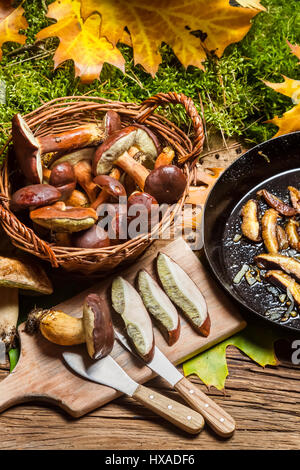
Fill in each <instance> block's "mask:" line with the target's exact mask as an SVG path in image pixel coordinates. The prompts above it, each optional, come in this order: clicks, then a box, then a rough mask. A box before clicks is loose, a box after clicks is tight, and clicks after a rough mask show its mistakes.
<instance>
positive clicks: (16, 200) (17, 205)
mask: <svg viewBox="0 0 300 470" xmlns="http://www.w3.org/2000/svg"><path fill="white" fill-rule="evenodd" d="M60 198H61V192H60V191H59V190H58V189H57V188H55V187H54V186H51V185H50V184H32V185H29V186H25V187H24V188H21V189H18V191H16V192H15V193H14V194H13V195H12V197H11V201H10V206H11V209H12V210H13V211H15V212H17V211H21V210H24V209H32V208H35V207H41V206H48V205H50V204H53V203H54V202H57V201H59V200H60Z"/></svg>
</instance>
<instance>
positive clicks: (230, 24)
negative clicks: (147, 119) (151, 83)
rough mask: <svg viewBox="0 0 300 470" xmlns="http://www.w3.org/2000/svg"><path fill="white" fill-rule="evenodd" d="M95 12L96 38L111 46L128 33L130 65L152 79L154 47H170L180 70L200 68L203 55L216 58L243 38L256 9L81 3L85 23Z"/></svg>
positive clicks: (122, 0)
mask: <svg viewBox="0 0 300 470" xmlns="http://www.w3.org/2000/svg"><path fill="white" fill-rule="evenodd" d="M248 3H249V2H248ZM252 3H253V2H252ZM256 3H257V2H256ZM260 9H261V8H260ZM95 12H98V13H99V14H101V17H102V23H101V34H102V35H103V36H105V37H106V38H107V39H108V40H109V41H110V42H112V44H114V45H116V44H117V43H118V41H120V40H121V37H122V34H123V31H124V28H125V27H127V28H128V30H129V32H130V35H131V40H132V46H133V52H134V62H135V64H141V65H142V66H143V67H144V69H145V70H146V71H147V72H149V73H151V75H152V76H154V75H155V73H156V72H157V69H158V66H159V64H160V62H161V56H160V53H159V47H160V46H161V44H162V43H163V42H164V43H167V44H168V45H169V46H171V47H172V48H173V51H174V53H175V54H176V55H177V57H178V59H179V60H180V61H181V63H182V64H183V65H184V66H185V67H187V66H188V65H194V66H196V67H200V68H202V69H203V64H202V63H203V61H204V60H205V58H206V51H214V52H215V53H216V54H217V55H218V56H219V57H220V56H221V55H222V53H223V52H224V49H225V48H226V47H227V46H228V45H229V44H231V43H233V42H238V41H240V40H241V39H242V38H243V37H244V36H245V34H246V33H247V32H248V30H249V28H250V26H251V25H250V21H251V19H252V18H253V17H254V16H255V15H256V14H257V13H258V12H259V10H258V9H250V8H242V7H232V6H230V5H229V0H214V1H213V2H212V1H211V2H208V1H207V0H185V1H184V0H152V1H151V2H149V0H147V1H145V0H115V1H114V2H112V1H111V0H84V1H82V8H81V13H82V17H83V18H84V19H87V18H89V16H90V15H91V14H94V13H95Z"/></svg>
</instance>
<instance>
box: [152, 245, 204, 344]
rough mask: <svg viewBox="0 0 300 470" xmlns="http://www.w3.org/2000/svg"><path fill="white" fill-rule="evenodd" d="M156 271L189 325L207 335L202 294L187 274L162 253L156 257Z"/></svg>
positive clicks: (167, 292)
mask: <svg viewBox="0 0 300 470" xmlns="http://www.w3.org/2000/svg"><path fill="white" fill-rule="evenodd" d="M157 272H158V275H159V279H160V282H161V283H162V286H163V288H164V290H165V292H166V294H167V295H168V296H169V297H170V299H171V300H172V302H174V304H175V305H177V306H178V307H179V308H180V309H181V310H182V312H183V313H184V315H185V316H186V318H187V319H188V320H189V322H190V323H191V325H192V326H193V327H194V328H195V330H196V331H197V332H198V333H201V334H202V335H204V336H208V335H209V332H210V318H209V314H208V311H207V305H206V302H205V299H204V297H203V295H202V294H201V292H200V290H199V289H198V287H197V286H196V284H195V283H194V281H193V280H192V279H191V278H190V277H189V276H188V274H187V273H186V272H185V271H184V270H183V269H182V268H181V267H180V266H179V265H178V264H177V263H175V261H173V260H172V259H171V258H169V256H167V255H165V254H164V253H159V255H158V257H157Z"/></svg>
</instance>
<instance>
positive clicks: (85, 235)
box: [72, 224, 110, 248]
mask: <svg viewBox="0 0 300 470" xmlns="http://www.w3.org/2000/svg"><path fill="white" fill-rule="evenodd" d="M72 244H73V246H75V247H76V248H105V247H107V246H110V240H109V237H108V233H107V232H106V231H105V230H104V229H103V228H102V227H101V226H100V225H98V224H97V225H96V224H95V225H93V226H92V227H91V228H89V229H88V230H84V231H83V232H77V233H74V234H73V236H72Z"/></svg>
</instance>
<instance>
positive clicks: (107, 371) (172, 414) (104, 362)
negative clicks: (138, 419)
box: [63, 350, 204, 434]
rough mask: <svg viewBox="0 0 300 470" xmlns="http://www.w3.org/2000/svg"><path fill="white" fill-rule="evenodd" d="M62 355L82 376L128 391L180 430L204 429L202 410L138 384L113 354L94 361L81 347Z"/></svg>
mask: <svg viewBox="0 0 300 470" xmlns="http://www.w3.org/2000/svg"><path fill="white" fill-rule="evenodd" d="M63 358H64V361H65V362H66V363H67V364H68V366H69V367H70V368H71V369H72V370H73V371H75V372H76V373H77V374H78V375H80V376H81V377H84V378H85V379H87V380H91V381H92V382H95V383H98V384H102V385H106V386H108V387H112V388H114V389H116V390H119V391H120V392H122V393H125V394H126V395H128V396H130V397H132V398H134V399H135V400H137V401H138V402H139V403H141V404H142V405H144V406H145V407H146V408H149V409H150V410H152V411H153V412H155V413H156V414H158V415H159V416H162V417H163V418H165V419H166V420H168V421H170V422H171V423H173V424H174V425H175V426H177V427H179V428H180V429H183V430H184V431H186V432H188V433H190V434H197V433H199V432H200V431H201V430H202V429H203V426H204V420H203V417H202V416H201V415H200V414H199V413H197V412H196V411H194V410H191V409H190V408H188V407H186V406H184V405H181V404H180V403H178V402H176V401H174V400H171V399H170V398H167V397H165V396H164V395H161V394H159V393H158V392H156V391H153V390H151V389H149V388H147V387H144V386H143V385H140V384H138V383H137V382H135V381H134V380H133V379H132V378H131V377H130V376H129V375H128V374H127V373H126V372H125V371H124V369H122V367H120V366H119V364H118V363H117V362H116V361H115V360H114V359H113V358H112V357H111V356H106V357H104V358H102V359H100V360H98V361H93V360H92V359H90V358H89V357H88V356H87V354H86V353H84V352H83V351H82V350H78V351H72V352H70V351H64V352H63Z"/></svg>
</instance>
